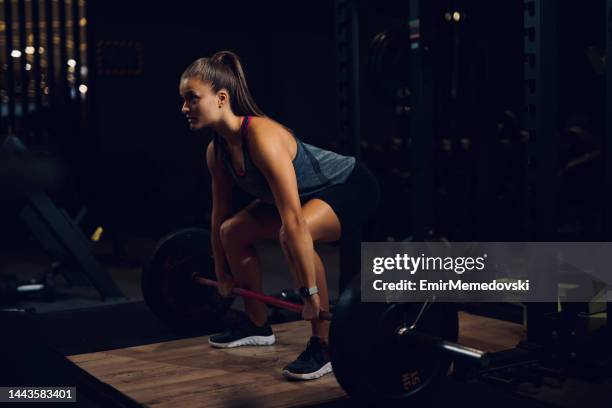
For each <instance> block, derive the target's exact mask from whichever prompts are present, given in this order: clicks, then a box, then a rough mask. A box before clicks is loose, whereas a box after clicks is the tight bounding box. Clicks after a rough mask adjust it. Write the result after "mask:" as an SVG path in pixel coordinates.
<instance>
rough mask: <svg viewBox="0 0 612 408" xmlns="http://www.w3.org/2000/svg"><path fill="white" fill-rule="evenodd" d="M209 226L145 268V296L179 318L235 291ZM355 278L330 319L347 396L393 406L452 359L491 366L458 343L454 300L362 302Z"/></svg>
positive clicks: (425, 389) (189, 320) (185, 320)
mask: <svg viewBox="0 0 612 408" xmlns="http://www.w3.org/2000/svg"><path fill="white" fill-rule="evenodd" d="M213 278H214V272H213V263H212V256H211V252H210V232H209V231H207V230H205V229H198V228H189V229H184V230H181V231H178V232H176V233H174V234H171V235H169V236H168V237H166V238H164V239H162V240H161V241H160V243H159V245H158V246H157V248H156V250H155V253H154V255H153V257H152V259H151V260H150V262H149V263H148V265H146V266H145V268H144V270H143V275H142V289H143V296H144V299H145V302H146V303H147V305H149V307H150V308H151V310H152V311H153V313H154V314H155V315H157V316H158V317H159V318H161V319H162V320H163V321H165V322H167V323H170V324H173V325H177V324H178V325H185V324H194V323H203V322H208V321H210V320H214V319H218V318H220V317H221V316H222V315H223V314H224V312H225V311H227V309H228V308H229V307H230V306H231V303H232V301H233V298H224V297H221V296H220V295H219V294H218V293H217V289H216V286H217V282H216V281H215V280H214V279H213ZM360 284H361V281H360V279H359V277H358V276H357V277H356V279H354V280H353V282H352V283H351V284H350V285H349V286H348V287H347V289H346V290H345V291H344V292H343V293H342V295H341V296H340V299H339V302H338V304H337V305H336V307H335V308H334V312H333V314H332V313H329V312H327V311H322V312H321V313H320V316H319V317H320V318H321V319H325V320H330V321H331V325H330V334H329V348H330V357H331V363H332V367H333V370H334V374H335V376H336V379H337V381H338V383H339V384H340V386H341V387H342V388H343V389H344V390H345V391H346V393H347V394H348V395H350V396H351V397H352V398H355V399H356V400H358V401H364V402H366V403H369V404H375V405H377V406H378V405H382V406H393V405H396V404H403V403H405V402H406V401H411V402H414V401H415V400H420V399H423V398H426V396H427V395H430V394H431V392H433V391H434V390H435V389H436V388H437V385H439V383H440V381H439V380H440V379H441V378H443V377H445V376H446V375H447V374H448V372H449V369H450V367H451V363H452V362H453V360H458V359H460V360H463V361H465V362H466V363H469V364H473V365H475V366H481V367H482V366H486V365H487V364H488V360H489V355H488V354H487V353H484V352H482V351H479V350H475V349H472V348H470V347H466V346H463V345H461V344H458V343H456V341H457V337H458V332H459V324H458V315H457V310H456V308H455V307H454V305H453V304H449V303H436V302H425V303H363V302H361V286H360ZM233 294H234V295H237V296H243V297H247V298H253V299H257V300H260V301H262V302H265V303H268V304H270V305H274V306H277V307H282V308H285V309H289V310H292V311H295V312H298V313H301V311H302V308H303V306H302V305H300V304H295V303H291V302H287V301H284V300H281V299H277V298H274V297H272V296H268V295H265V294H262V293H259V292H255V291H251V290H247V289H243V288H238V287H235V288H234V289H233Z"/></svg>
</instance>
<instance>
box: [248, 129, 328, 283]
mask: <svg viewBox="0 0 612 408" xmlns="http://www.w3.org/2000/svg"><path fill="white" fill-rule="evenodd" d="M282 131H283V130H282V129H281V128H278V129H277V128H276V126H263V125H262V126H261V127H259V128H257V127H255V126H253V127H252V128H250V129H249V152H250V153H251V157H252V159H253V162H254V163H255V165H256V166H257V167H258V168H259V169H260V170H261V172H262V173H263V174H264V176H265V177H266V180H267V181H268V184H269V186H270V190H271V191H272V195H273V196H274V202H275V204H276V207H277V209H278V212H279V215H280V217H281V220H282V229H283V232H284V235H285V239H286V242H287V247H288V250H289V252H290V255H291V256H292V257H293V261H294V262H293V263H294V264H295V267H296V269H297V270H296V271H294V272H295V275H296V277H297V278H298V280H299V282H296V283H297V284H298V285H300V286H303V287H308V288H310V287H313V286H315V285H316V278H315V270H314V245H313V242H312V237H311V235H310V231H309V230H308V226H307V225H306V221H305V220H304V216H303V215H302V205H301V203H300V197H299V194H298V186H297V178H296V174H295V170H294V168H293V163H292V159H291V157H290V154H289V151H288V149H287V148H286V146H285V145H284V144H283V143H282V142H281V140H282V137H281V136H282V135H279V132H282Z"/></svg>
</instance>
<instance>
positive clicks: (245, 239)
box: [221, 199, 340, 245]
mask: <svg viewBox="0 0 612 408" xmlns="http://www.w3.org/2000/svg"><path fill="white" fill-rule="evenodd" d="M302 215H303V217H304V220H305V221H306V225H307V226H308V230H309V232H310V235H311V236H312V239H313V241H315V242H330V241H334V240H337V239H338V238H339V236H340V223H339V221H338V217H337V216H336V214H335V213H334V211H333V209H332V208H331V207H330V206H329V205H328V204H327V203H325V202H324V201H322V200H318V199H313V200H310V201H308V202H306V203H305V204H304V205H303V206H302ZM281 227H282V220H281V218H280V215H279V214H278V210H277V209H276V206H274V205H272V204H268V203H265V202H263V201H261V200H259V199H257V200H254V201H253V202H251V203H250V204H249V205H247V206H246V207H245V208H243V209H241V210H240V211H238V212H237V213H236V214H234V215H233V216H232V217H231V218H229V219H228V220H226V221H225V222H224V223H223V225H222V227H221V228H222V230H223V231H222V235H225V236H226V241H228V243H240V244H242V245H244V244H247V245H251V244H255V243H257V242H260V241H266V240H271V239H274V240H276V239H278V235H279V232H280V229H281Z"/></svg>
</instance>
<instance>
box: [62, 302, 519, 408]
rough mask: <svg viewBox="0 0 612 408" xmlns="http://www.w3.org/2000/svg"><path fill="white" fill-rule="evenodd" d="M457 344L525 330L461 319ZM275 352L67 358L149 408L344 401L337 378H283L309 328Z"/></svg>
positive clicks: (194, 347)
mask: <svg viewBox="0 0 612 408" xmlns="http://www.w3.org/2000/svg"><path fill="white" fill-rule="evenodd" d="M460 328H461V329H460V336H459V339H460V342H461V343H463V344H465V345H468V346H471V347H475V348H480V349H483V350H487V351H498V350H503V349H506V348H510V347H514V346H515V345H516V343H517V342H518V341H519V340H520V339H521V338H522V336H523V334H524V330H523V327H522V326H521V325H517V324H514V323H508V322H503V321H499V320H494V319H490V318H486V317H480V316H474V315H469V314H465V313H460ZM274 332H275V335H276V338H277V342H276V344H275V345H273V346H265V347H239V348H234V349H214V348H212V347H210V346H209V345H208V342H207V340H208V337H207V336H206V337H195V338H188V339H181V340H175V341H169V342H165V343H157V344H147V345H143V346H137V347H129V348H125V349H117V350H110V351H104V352H98V353H89V354H81V355H74V356H70V357H69V358H70V360H72V361H74V362H75V363H76V364H78V365H79V366H80V367H82V368H83V369H85V370H87V371H88V372H90V373H91V374H93V375H94V376H96V377H97V378H99V379H100V380H102V381H104V382H106V383H108V384H110V385H112V386H113V387H115V388H117V389H118V390H119V391H121V392H123V393H124V394H126V395H128V396H130V397H131V398H133V399H134V400H136V401H138V402H141V403H143V404H146V405H148V406H151V407H173V408H177V407H181V408H182V407H238V406H242V407H244V406H249V407H251V406H252V407H270V408H275V407H297V406H308V405H312V404H315V403H320V402H325V401H330V400H334V399H338V398H343V397H344V396H345V394H344V392H343V391H342V389H341V388H340V387H339V386H338V384H337V383H336V380H335V377H334V376H333V375H326V376H324V377H323V378H321V379H318V380H316V381H306V382H294V381H287V380H285V379H284V378H283V377H282V375H281V371H282V369H283V367H284V366H285V365H286V364H288V363H290V362H291V361H293V360H294V359H295V358H296V357H297V355H298V354H299V353H300V352H301V351H302V350H303V349H304V347H305V345H306V342H307V341H308V338H309V337H310V324H309V323H307V322H292V323H285V324H279V325H275V326H274Z"/></svg>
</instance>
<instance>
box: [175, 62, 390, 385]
mask: <svg viewBox="0 0 612 408" xmlns="http://www.w3.org/2000/svg"><path fill="white" fill-rule="evenodd" d="M179 91H180V94H181V97H182V98H183V101H184V102H183V106H182V109H181V110H182V112H183V113H184V114H185V115H186V117H187V120H188V122H189V126H190V128H191V129H192V130H196V129H202V128H206V127H209V128H212V130H213V131H214V137H213V140H212V141H211V142H210V143H209V145H208V148H207V150H206V163H207V165H208V169H209V171H210V173H211V176H212V202H213V205H212V218H211V235H212V236H211V239H212V250H213V257H214V265H215V274H216V276H217V280H218V282H219V293H220V294H221V295H222V296H230V295H231V291H232V288H233V287H234V285H237V286H240V287H242V288H245V289H251V290H256V291H261V290H262V280H261V271H260V263H259V258H258V255H257V252H256V250H255V247H254V244H256V243H257V242H260V241H262V240H268V239H279V241H280V244H281V247H282V250H283V253H284V255H285V257H286V258H287V261H288V264H289V267H290V270H291V272H292V274H293V279H294V283H295V285H296V287H298V288H300V289H299V291H300V294H301V296H302V297H303V299H304V309H303V313H302V317H303V318H304V319H306V320H310V321H311V325H312V337H311V338H310V340H309V342H308V344H307V346H306V350H305V351H304V352H302V353H301V354H300V355H299V357H298V358H297V359H296V360H295V361H294V362H292V363H291V364H289V365H287V366H286V367H285V368H284V370H283V375H284V376H286V377H288V378H292V379H303V380H307V379H315V378H318V377H321V376H322V375H324V374H327V373H329V372H331V364H330V362H329V355H328V352H327V336H328V331H329V322H327V321H323V320H319V319H318V316H319V311H320V310H326V311H327V310H329V298H328V290H327V284H326V278H325V269H324V266H323V263H322V262H321V258H320V257H319V255H318V254H317V252H316V251H315V249H314V244H313V243H314V242H332V241H336V240H338V239H339V238H340V236H341V235H347V234H351V233H353V231H352V229H353V228H359V226H360V225H362V224H363V223H364V222H365V221H366V220H367V218H368V217H369V215H370V214H371V213H372V212H373V210H374V209H375V207H376V205H377V203H378V196H379V189H378V184H377V182H376V179H375V178H374V176H373V175H372V174H371V173H370V172H369V171H368V170H367V169H366V168H365V167H364V166H362V165H361V164H359V163H358V162H356V160H355V158H354V157H351V156H343V155H340V154H337V153H334V152H331V151H328V150H323V149H320V148H318V147H315V146H312V145H309V144H306V143H303V142H302V141H301V140H300V139H298V138H297V137H296V136H295V135H294V134H293V132H292V131H291V130H290V129H288V128H286V127H284V126H283V125H281V124H280V123H278V122H275V121H274V120H272V119H271V118H269V117H267V116H265V115H264V114H263V113H262V111H261V110H260V109H259V108H258V107H257V105H256V104H255V102H254V101H253V98H252V96H251V94H250V92H249V89H248V87H247V83H246V80H245V75H244V72H243V69H242V65H241V63H240V60H239V58H238V56H237V55H236V54H234V53H233V52H230V51H220V52H217V53H216V54H214V55H213V56H211V57H210V58H200V59H198V60H196V61H194V62H193V63H192V64H191V65H190V66H189V67H188V68H187V69H186V70H185V72H184V73H183V75H182V76H181V79H180V86H179ZM233 183H236V184H237V185H238V187H240V188H241V189H243V190H244V191H246V192H247V193H249V194H251V195H252V196H254V197H256V199H255V200H254V201H253V202H251V203H250V204H249V205H247V206H246V207H245V208H243V209H241V210H240V211H238V212H236V213H233V212H232V185H233ZM227 269H229V270H230V271H231V275H230V274H228V273H226V270H227ZM244 304H245V309H246V311H247V314H248V317H249V322H248V323H246V324H245V327H239V328H232V329H229V330H228V331H226V332H224V333H222V334H219V335H216V336H212V337H210V339H209V342H210V344H211V345H212V346H214V347H237V346H245V345H251V346H259V345H271V344H274V342H275V341H276V339H275V336H274V333H273V332H272V328H271V327H270V324H269V323H268V311H267V307H266V305H265V304H263V303H261V302H259V301H256V300H254V299H247V298H245V299H244Z"/></svg>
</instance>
